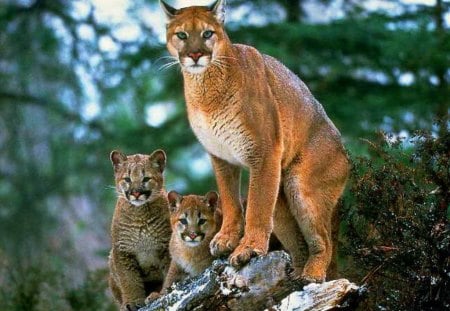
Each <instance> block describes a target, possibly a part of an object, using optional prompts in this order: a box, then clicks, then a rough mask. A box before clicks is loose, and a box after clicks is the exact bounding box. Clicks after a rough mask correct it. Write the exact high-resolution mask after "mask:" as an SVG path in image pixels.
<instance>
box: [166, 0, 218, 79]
mask: <svg viewBox="0 0 450 311" xmlns="http://www.w3.org/2000/svg"><path fill="white" fill-rule="evenodd" d="M160 3H161V6H162V8H163V10H164V12H165V13H166V15H167V18H168V24H167V34H166V35H167V48H168V50H169V53H170V54H172V56H174V57H176V59H177V60H178V61H179V63H180V64H181V68H182V70H183V71H186V72H188V73H190V74H200V73H203V72H204V71H205V70H206V69H207V68H208V66H210V65H213V66H218V67H221V66H223V65H224V63H225V61H226V60H225V59H224V57H223V56H220V55H221V48H223V47H222V46H221V43H223V38H224V36H226V35H225V32H224V29H223V25H222V23H223V20H224V1H223V0H221V1H216V2H215V3H214V4H213V5H211V6H210V7H200V6H194V7H187V8H183V9H180V10H176V9H174V8H172V7H171V6H169V5H168V4H166V3H165V2H163V1H160Z"/></svg>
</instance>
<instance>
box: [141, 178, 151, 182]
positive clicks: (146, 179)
mask: <svg viewBox="0 0 450 311" xmlns="http://www.w3.org/2000/svg"><path fill="white" fill-rule="evenodd" d="M149 181H150V177H144V179H142V182H149Z"/></svg>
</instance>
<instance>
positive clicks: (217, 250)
mask: <svg viewBox="0 0 450 311" xmlns="http://www.w3.org/2000/svg"><path fill="white" fill-rule="evenodd" d="M239 239H240V236H239V233H222V232H218V233H217V234H216V236H215V237H214V238H213V239H212V241H211V243H210V244H209V247H210V250H211V254H212V255H213V256H215V257H219V256H222V255H228V254H230V253H231V252H232V251H233V250H234V249H235V248H236V246H237V245H238V244H239Z"/></svg>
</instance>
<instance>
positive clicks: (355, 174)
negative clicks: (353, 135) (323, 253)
mask: <svg viewBox="0 0 450 311" xmlns="http://www.w3.org/2000/svg"><path fill="white" fill-rule="evenodd" d="M440 126H441V131H440V135H439V137H437V138H435V137H433V135H431V134H430V133H417V134H416V135H415V136H414V137H413V138H412V139H411V140H410V141H409V143H410V145H409V147H408V144H405V142H403V141H401V140H394V139H393V138H392V137H387V136H386V135H380V137H381V138H380V139H379V141H378V142H375V143H372V142H369V144H370V148H371V150H372V152H373V153H372V155H371V156H370V157H359V158H356V159H353V169H352V178H351V185H350V189H349V191H348V193H347V195H346V199H345V204H344V205H345V206H344V208H343V209H342V214H341V219H343V224H342V228H343V239H344V248H343V250H344V252H345V253H346V254H347V255H348V256H350V260H351V261H353V264H352V265H351V269H352V270H353V271H350V273H351V274H353V275H354V276H360V277H362V276H364V278H363V279H362V282H363V283H366V285H367V287H368V289H369V297H368V299H367V301H366V305H365V306H363V307H365V308H367V307H369V309H378V310H448V309H449V308H450V299H449V297H450V247H449V246H450V225H449V219H450V216H449V214H450V200H449V197H450V193H449V185H450V171H449V167H450V165H449V164H450V135H449V131H448V128H447V125H446V124H440Z"/></svg>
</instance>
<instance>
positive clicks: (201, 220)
mask: <svg viewBox="0 0 450 311" xmlns="http://www.w3.org/2000/svg"><path fill="white" fill-rule="evenodd" d="M205 223H206V219H204V218H200V219H199V220H198V224H199V225H200V226H201V225H204V224H205Z"/></svg>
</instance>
